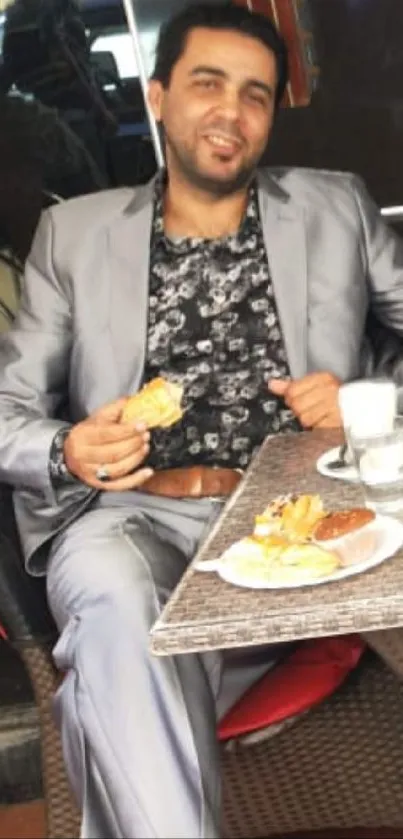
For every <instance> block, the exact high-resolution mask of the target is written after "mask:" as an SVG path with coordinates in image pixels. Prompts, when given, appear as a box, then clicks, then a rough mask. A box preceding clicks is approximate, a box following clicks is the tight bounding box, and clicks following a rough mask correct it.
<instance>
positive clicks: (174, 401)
mask: <svg viewBox="0 0 403 839" xmlns="http://www.w3.org/2000/svg"><path fill="white" fill-rule="evenodd" d="M182 397H183V387H181V386H180V385H177V384H174V383H173V382H168V381H167V380H166V379H163V378H162V376H159V377H158V378H157V379H152V381H150V382H147V384H145V385H144V387H143V388H142V389H141V390H140V391H139V392H138V393H136V394H135V395H134V396H130V397H129V399H128V400H127V403H126V405H125V408H124V410H123V414H122V422H144V423H145V424H146V425H147V428H169V426H170V425H173V424H174V423H175V422H178V421H179V420H180V419H182V416H183V410H182V407H181V402H182Z"/></svg>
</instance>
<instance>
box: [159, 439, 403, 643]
mask: <svg viewBox="0 0 403 839" xmlns="http://www.w3.org/2000/svg"><path fill="white" fill-rule="evenodd" d="M339 442H340V434H339V433H338V432H335V431H330V432H324V431H321V432H304V433H301V434H292V435H291V434H279V435H276V436H275V437H271V438H268V439H267V440H266V442H265V443H264V445H263V446H262V448H261V449H260V451H259V453H258V455H257V456H256V458H255V459H254V461H253V463H252V464H251V466H250V467H249V470H248V472H247V473H246V475H245V478H244V479H243V481H242V482H241V484H240V485H239V486H238V488H237V490H236V492H235V493H234V495H233V496H232V498H231V499H230V501H229V502H228V504H227V505H226V506H225V508H224V510H223V513H222V515H221V516H220V519H219V520H218V522H217V524H216V525H215V527H214V529H213V530H212V532H211V534H210V535H209V537H208V539H207V541H205V542H204V544H203V545H202V546H201V549H200V550H199V552H198V554H197V556H196V557H195V560H194V562H196V561H197V562H200V561H202V560H207V559H214V558H216V557H218V556H219V555H220V554H221V553H222V552H223V550H224V549H226V548H227V547H229V545H230V544H231V543H232V542H234V541H235V540H236V539H239V538H241V537H243V536H246V535H247V534H248V533H250V532H251V529H252V526H253V520H254V516H255V515H256V514H257V513H259V512H261V511H262V510H263V509H264V507H265V506H266V504H267V503H268V502H269V501H270V499H271V498H273V497H275V496H276V495H279V494H282V493H287V492H299V493H302V492H304V493H320V495H321V496H322V498H323V500H324V502H325V504H326V506H328V507H331V508H333V509H337V508H342V507H346V506H354V505H357V504H362V502H363V498H362V493H361V489H360V487H359V485H357V484H349V483H346V482H344V481H339V480H331V479H329V478H324V477H322V476H321V475H319V474H318V472H317V471H316V468H315V464H316V460H317V458H318V457H319V455H320V454H322V452H324V451H326V450H327V449H329V448H330V447H332V446H334V445H337V444H338V443H339ZM193 565H194V563H192V564H191V565H190V566H189V568H188V570H187V571H186V573H185V574H184V576H183V578H182V580H181V582H180V583H179V585H178V587H177V588H176V590H175V592H174V593H173V595H172V597H171V599H170V601H169V602H168V604H167V605H166V607H165V609H164V610H163V612H162V614H161V617H160V618H159V620H158V621H157V623H156V624H155V626H154V628H153V630H152V633H151V649H152V651H153V652H154V653H155V654H157V655H168V654H175V653H183V652H193V651H206V650H213V649H224V648H229V647H243V646H249V645H256V644H267V643H275V642H277V643H278V642H280V641H292V640H297V639H301V638H309V637H315V636H326V635H337V634H345V633H349V632H368V631H374V630H379V629H387V628H392V627H397V626H403V551H401V552H399V553H398V554H397V555H396V556H395V557H394V558H392V559H389V560H387V561H386V562H384V563H383V564H381V565H379V566H377V567H376V568H374V569H372V570H370V571H367V572H365V573H363V574H358V575H357V576H354V577H350V578H347V579H345V580H343V581H338V582H333V583H325V584H323V585H319V586H313V587H306V588H301V589H289V590H284V591H280V590H277V591H261V590H251V589H243V588H237V587H236V586H232V585H230V584H229V583H226V582H224V581H223V580H221V579H220V578H219V576H218V575H217V574H215V573H213V572H203V573H201V572H200V571H197V570H195V569H194V568H193Z"/></svg>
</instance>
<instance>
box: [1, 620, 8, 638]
mask: <svg viewBox="0 0 403 839" xmlns="http://www.w3.org/2000/svg"><path fill="white" fill-rule="evenodd" d="M0 638H3V639H4V641H7V632H6V630H5V629H4V626H2V625H1V623H0Z"/></svg>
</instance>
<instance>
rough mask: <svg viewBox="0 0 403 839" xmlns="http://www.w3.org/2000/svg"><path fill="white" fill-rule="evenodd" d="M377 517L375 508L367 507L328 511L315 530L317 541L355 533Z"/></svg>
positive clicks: (325, 540) (314, 535)
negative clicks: (369, 508)
mask: <svg viewBox="0 0 403 839" xmlns="http://www.w3.org/2000/svg"><path fill="white" fill-rule="evenodd" d="M374 518H375V513H374V511H373V510H368V509H367V508H366V507H356V508H352V509H351V510H338V511H337V510H336V512H334V513H328V514H327V516H324V518H322V519H321V520H320V521H319V522H318V523H317V524H316V525H315V528H314V531H313V538H314V539H315V542H328V541H329V540H332V539H338V538H340V536H346V534H347V533H353V532H354V531H355V530H359V529H360V528H361V527H365V525H367V524H369V523H370V522H371V521H373V520H374Z"/></svg>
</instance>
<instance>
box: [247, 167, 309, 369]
mask: <svg viewBox="0 0 403 839" xmlns="http://www.w3.org/2000/svg"><path fill="white" fill-rule="evenodd" d="M259 204H260V212H261V218H262V225H263V235H264V240H265V246H266V250H267V255H268V260H269V267H270V272H271V279H272V283H273V288H274V294H275V298H276V303H277V308H278V314H279V319H280V324H281V328H282V333H283V338H284V343H285V348H286V352H287V357H288V363H289V365H290V372H291V376H292V377H293V378H300V377H301V376H304V375H305V374H306V372H307V260H306V241H305V226H304V220H303V210H302V208H300V207H298V206H296V205H295V204H291V200H290V196H289V195H288V193H287V192H285V191H284V190H283V189H282V188H281V187H280V186H279V185H278V184H277V183H276V181H275V180H274V179H272V178H271V177H270V176H268V175H267V174H266V173H261V174H260V175H259Z"/></svg>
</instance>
